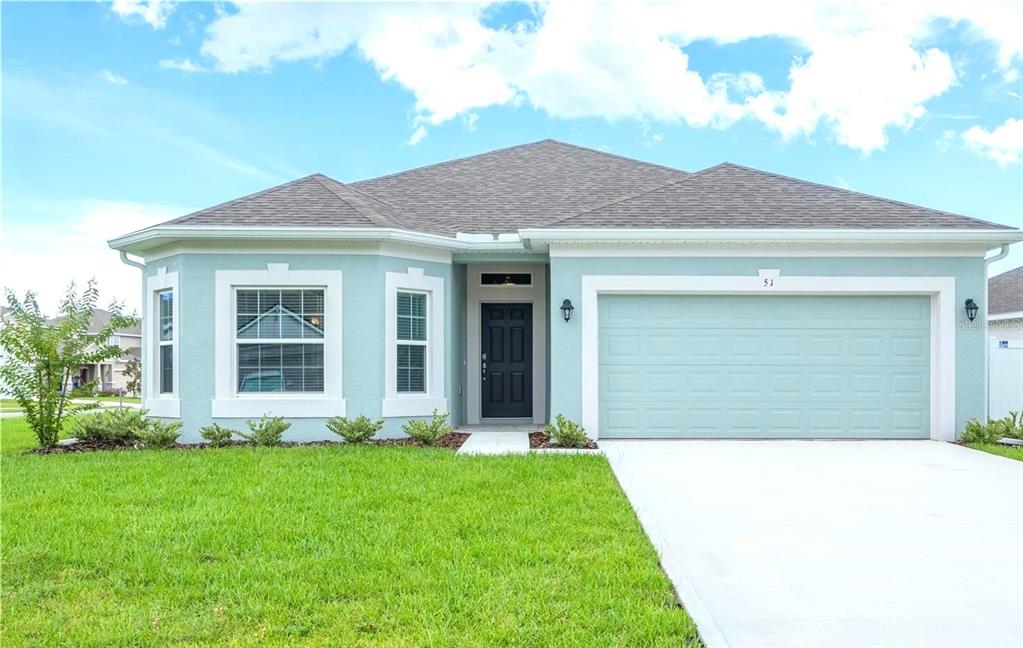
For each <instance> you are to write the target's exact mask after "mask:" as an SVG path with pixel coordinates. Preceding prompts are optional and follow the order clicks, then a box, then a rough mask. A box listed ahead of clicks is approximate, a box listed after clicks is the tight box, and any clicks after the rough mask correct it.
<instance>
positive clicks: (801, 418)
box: [599, 295, 930, 438]
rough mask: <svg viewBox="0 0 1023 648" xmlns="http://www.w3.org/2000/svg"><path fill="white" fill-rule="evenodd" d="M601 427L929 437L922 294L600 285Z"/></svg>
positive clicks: (658, 434)
mask: <svg viewBox="0 0 1023 648" xmlns="http://www.w3.org/2000/svg"><path fill="white" fill-rule="evenodd" d="M599 309H600V314H599V315H600V322H599V324H600V328H599V336H600V399H599V400H600V402H599V405H600V436H601V437H602V438H615V437H618V438H675V437H678V438H708V437H712V438H713V437H721V438H928V437H929V434H930V421H929V415H930V364H929V363H930V357H929V356H930V302H929V299H928V298H927V297H925V296H854V297H853V296H850V297H846V296H805V297H804V296H798V297H796V296H765V297H760V296H723V295H722V296H717V295H713V296H710V295H708V296H704V295H691V296H690V295H686V296H681V295H607V296H601V297H600V299H599Z"/></svg>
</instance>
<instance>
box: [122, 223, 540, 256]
mask: <svg viewBox="0 0 1023 648" xmlns="http://www.w3.org/2000/svg"><path fill="white" fill-rule="evenodd" d="M196 239H204V240H217V239H229V240H234V241H238V240H266V239H271V240H274V241H380V242H382V241H390V242H395V243H407V244H410V245H421V246H425V247H433V248H442V249H447V250H476V251H482V250H490V251H515V250H522V249H523V245H522V242H521V241H520V240H519V237H518V236H509V235H506V234H502V235H500V236H499V238H498V239H495V238H494V237H493V236H492V235H489V234H486V235H470V236H466V235H458V236H455V237H450V236H441V235H438V234H426V233H422V232H410V231H407V230H399V229H391V228H377V227H251V226H247V225H235V226H218V227H205V226H188V225H158V226H156V227H151V228H149V229H144V230H140V231H138V232H132V233H131V234H126V235H124V236H121V237H118V238H115V239H112V240H110V241H109V242H108V244H109V245H110V247H112V248H113V249H115V250H122V251H124V250H127V249H134V250H145V249H148V248H151V247H155V246H157V245H160V244H162V243H164V242H168V241H172V240H173V241H181V240H196Z"/></svg>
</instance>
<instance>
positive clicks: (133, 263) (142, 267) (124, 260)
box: [119, 245, 1009, 270]
mask: <svg viewBox="0 0 1023 648" xmlns="http://www.w3.org/2000/svg"><path fill="white" fill-rule="evenodd" d="M1003 247H1005V248H1006V249H1008V247H1009V246H1007V245H1006V246H1003ZM119 252H120V253H121V262H122V263H126V264H128V265H130V266H131V267H133V268H138V269H139V270H145V269H146V264H144V263H139V262H138V261H134V260H132V259H129V258H128V253H127V252H125V251H124V250H119ZM1006 254H1008V252H1006Z"/></svg>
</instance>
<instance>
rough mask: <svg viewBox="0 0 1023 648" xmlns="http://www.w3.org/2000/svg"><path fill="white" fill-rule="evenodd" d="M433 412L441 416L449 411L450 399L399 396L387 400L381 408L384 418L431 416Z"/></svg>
mask: <svg viewBox="0 0 1023 648" xmlns="http://www.w3.org/2000/svg"><path fill="white" fill-rule="evenodd" d="M433 410H437V411H438V412H440V413H441V414H443V413H444V412H446V411H448V399H446V398H431V397H430V396H399V397H397V398H385V399H384V401H383V404H382V406H381V408H380V413H381V416H383V417H384V418H395V417H399V416H430V415H431V414H433Z"/></svg>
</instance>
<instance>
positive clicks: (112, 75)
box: [99, 69, 128, 85]
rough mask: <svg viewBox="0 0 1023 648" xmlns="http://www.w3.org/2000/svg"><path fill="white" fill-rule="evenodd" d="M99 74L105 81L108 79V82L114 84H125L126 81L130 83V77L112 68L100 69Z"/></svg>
mask: <svg viewBox="0 0 1023 648" xmlns="http://www.w3.org/2000/svg"><path fill="white" fill-rule="evenodd" d="M99 75H100V77H101V78H102V79H103V80H104V81H106V82H107V83H112V84H113V85H124V84H125V83H128V79H125V78H124V77H123V76H121V75H120V74H117V73H116V72H111V71H110V70H107V69H102V70H100V71H99Z"/></svg>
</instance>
